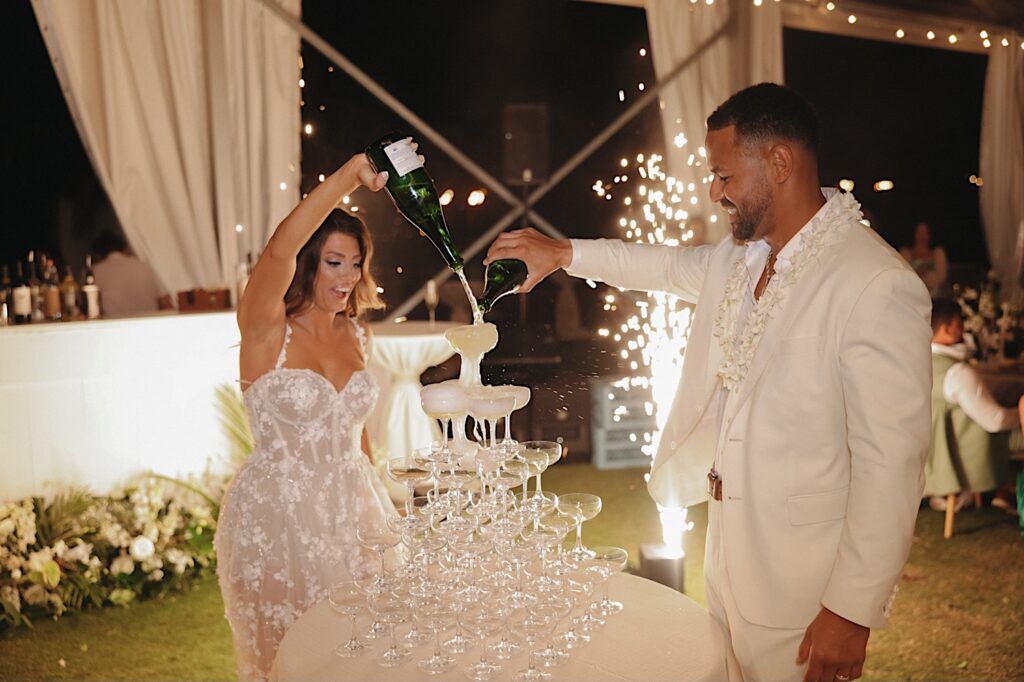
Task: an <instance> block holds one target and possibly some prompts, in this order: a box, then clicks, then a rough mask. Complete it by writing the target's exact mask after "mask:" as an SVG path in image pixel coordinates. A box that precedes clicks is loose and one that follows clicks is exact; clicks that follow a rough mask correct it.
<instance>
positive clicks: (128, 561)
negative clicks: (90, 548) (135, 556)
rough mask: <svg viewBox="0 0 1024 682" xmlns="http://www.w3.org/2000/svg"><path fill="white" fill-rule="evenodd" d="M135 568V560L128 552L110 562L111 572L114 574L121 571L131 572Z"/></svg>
mask: <svg viewBox="0 0 1024 682" xmlns="http://www.w3.org/2000/svg"><path fill="white" fill-rule="evenodd" d="M134 570H135V562H134V561H132V558H131V557H130V556H128V555H127V554H120V555H118V557H117V558H116V559H114V560H113V561H111V562H110V572H111V573H113V574H114V575H118V574H120V573H131V572H132V571H134Z"/></svg>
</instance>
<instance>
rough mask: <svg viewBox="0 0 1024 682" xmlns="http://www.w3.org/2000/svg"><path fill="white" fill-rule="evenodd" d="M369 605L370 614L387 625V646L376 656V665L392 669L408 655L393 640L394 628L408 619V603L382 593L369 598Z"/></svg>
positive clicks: (387, 593)
mask: <svg viewBox="0 0 1024 682" xmlns="http://www.w3.org/2000/svg"><path fill="white" fill-rule="evenodd" d="M369 605H370V613H372V614H373V615H374V616H375V617H376V618H377V619H379V620H382V621H383V622H385V623H387V625H388V642H389V646H388V648H387V649H385V650H384V651H383V652H381V654H380V655H379V656H377V663H378V664H379V665H381V666H383V667H385V668H393V667H395V666H396V665H399V664H400V663H401V662H402V660H403V659H404V658H406V657H407V656H408V655H409V651H408V650H407V649H405V648H404V647H400V646H399V645H398V640H396V639H395V626H396V625H399V624H401V623H404V622H405V620H406V618H407V617H408V611H407V609H408V602H407V600H406V599H405V598H402V597H400V596H398V595H396V594H394V593H393V592H382V593H378V594H375V595H373V596H371V597H370V599H369Z"/></svg>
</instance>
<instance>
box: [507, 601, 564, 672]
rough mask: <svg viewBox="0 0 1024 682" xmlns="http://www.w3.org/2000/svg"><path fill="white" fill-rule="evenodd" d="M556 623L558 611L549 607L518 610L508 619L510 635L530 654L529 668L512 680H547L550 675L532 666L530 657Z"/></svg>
mask: <svg viewBox="0 0 1024 682" xmlns="http://www.w3.org/2000/svg"><path fill="white" fill-rule="evenodd" d="M557 623H558V611H556V610H555V609H553V608H550V607H544V606H534V607H530V608H525V609H519V610H517V611H515V612H514V613H512V615H510V616H509V618H508V627H509V630H511V631H512V635H513V636H515V637H518V638H519V639H521V640H523V641H524V642H525V643H526V646H527V647H528V649H530V650H531V654H530V655H529V656H528V660H529V666H528V667H527V668H526V670H520V671H519V672H517V673H516V674H515V675H514V676H513V677H512V679H513V680H516V681H517V682H519V681H521V680H549V679H551V673H546V672H544V671H543V670H540V669H539V668H537V666H535V665H534V657H533V655H532V650H533V648H534V647H535V646H536V645H537V643H538V642H542V641H544V640H545V639H546V638H547V637H548V636H549V635H550V634H551V633H552V631H553V630H554V629H555V625H556V624H557Z"/></svg>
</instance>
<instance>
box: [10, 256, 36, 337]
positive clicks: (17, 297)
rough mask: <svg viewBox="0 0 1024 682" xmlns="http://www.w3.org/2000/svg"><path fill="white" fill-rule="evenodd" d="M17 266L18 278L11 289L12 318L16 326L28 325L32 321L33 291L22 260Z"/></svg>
mask: <svg viewBox="0 0 1024 682" xmlns="http://www.w3.org/2000/svg"><path fill="white" fill-rule="evenodd" d="M17 266H18V270H17V277H16V278H15V280H14V286H13V287H12V289H11V303H12V309H11V316H12V317H13V318H14V324H28V323H30V322H31V321H32V291H31V288H30V287H29V284H28V277H26V276H25V270H24V269H23V268H22V265H21V261H20V260H19V261H18V262H17Z"/></svg>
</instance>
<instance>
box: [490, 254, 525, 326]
mask: <svg viewBox="0 0 1024 682" xmlns="http://www.w3.org/2000/svg"><path fill="white" fill-rule="evenodd" d="M528 275H529V273H528V272H527V270H526V263H524V262H523V261H521V260H519V259H518V258H502V259H499V260H496V261H491V263H490V265H488V266H487V272H486V273H484V279H485V280H486V281H485V283H484V295H483V296H482V297H481V298H480V300H479V301H478V302H477V307H478V308H479V309H480V312H481V313H486V312H488V311H489V310H490V309H491V308H493V307H494V303H495V302H496V301H497V300H498V299H500V298H503V297H505V296H508V295H509V294H514V293H516V292H517V291H519V287H521V286H522V285H523V282H525V281H526V277H527V276H528Z"/></svg>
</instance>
